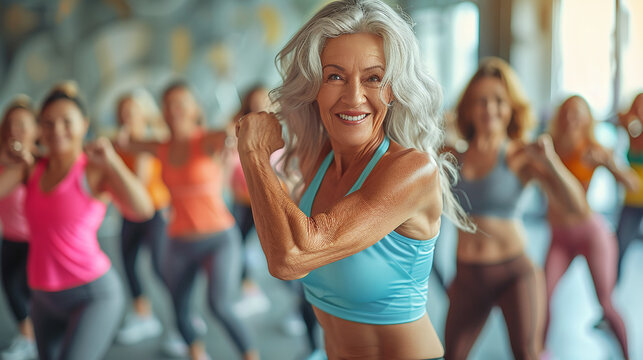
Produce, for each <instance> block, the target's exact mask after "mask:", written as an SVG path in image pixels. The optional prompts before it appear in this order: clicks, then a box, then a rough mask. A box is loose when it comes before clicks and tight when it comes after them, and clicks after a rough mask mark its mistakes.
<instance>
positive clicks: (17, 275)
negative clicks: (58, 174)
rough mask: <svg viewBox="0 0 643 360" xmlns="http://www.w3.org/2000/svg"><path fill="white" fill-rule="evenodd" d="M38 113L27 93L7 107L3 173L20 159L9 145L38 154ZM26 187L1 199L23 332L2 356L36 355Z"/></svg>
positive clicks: (8, 283) (11, 299) (4, 268)
mask: <svg viewBox="0 0 643 360" xmlns="http://www.w3.org/2000/svg"><path fill="white" fill-rule="evenodd" d="M36 130H37V128H36V115H35V113H34V111H33V108H32V106H31V101H30V99H29V98H28V97H27V96H24V95H21V96H17V97H16V98H15V99H14V100H13V101H12V102H11V103H10V104H9V106H8V107H7V109H6V111H5V113H4V116H3V117H2V124H0V173H2V172H3V171H4V168H5V167H6V166H11V164H13V163H15V162H16V159H15V158H13V157H12V156H11V152H10V151H9V148H10V147H11V146H12V145H16V144H14V142H17V144H21V145H20V146H24V147H25V148H27V149H29V151H30V152H32V153H34V152H35V150H36V146H35V142H36V136H37V131H36ZM25 191H26V190H25V186H24V185H19V186H18V187H17V188H16V189H15V190H13V191H12V192H11V193H10V194H9V195H7V196H6V197H5V198H3V199H0V222H1V223H2V250H1V251H0V253H2V258H1V259H0V265H1V270H0V271H1V272H2V287H3V289H4V292H5V295H6V296H7V302H8V304H9V308H10V310H11V313H12V314H13V316H14V318H15V319H16V322H17V323H18V330H19V334H18V335H17V336H16V337H15V338H14V339H13V341H12V342H11V345H10V346H9V348H7V349H6V350H4V351H3V352H2V355H1V356H0V357H2V358H7V359H14V358H20V359H22V358H35V357H36V344H35V342H34V334H33V327H32V325H31V319H29V312H28V304H29V301H30V298H31V292H30V291H29V286H28V285H27V254H28V252H29V229H28V225H27V219H26V218H25V211H24V202H25Z"/></svg>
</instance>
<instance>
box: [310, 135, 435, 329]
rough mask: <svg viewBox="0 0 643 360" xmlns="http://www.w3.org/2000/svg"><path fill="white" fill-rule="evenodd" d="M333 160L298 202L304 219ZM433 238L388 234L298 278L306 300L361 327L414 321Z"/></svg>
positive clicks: (422, 304)
mask: <svg viewBox="0 0 643 360" xmlns="http://www.w3.org/2000/svg"><path fill="white" fill-rule="evenodd" d="M388 146H389V140H388V138H385V139H384V141H383V142H382V144H381V145H380V146H379V147H378V149H377V150H376V152H375V154H374V155H373V158H372V159H371V160H370V162H369V163H368V164H367V165H366V168H365V169H364V171H363V172H362V174H361V175H360V177H359V178H358V179H357V182H356V183H355V185H353V187H352V188H351V190H350V191H349V192H348V194H350V193H352V192H354V191H356V190H358V189H359V188H360V187H361V186H362V184H363V183H364V180H365V179H366V177H367V176H368V175H369V174H370V172H371V170H373V168H374V167H375V165H376V164H377V162H378V161H379V160H380V159H381V158H382V156H383V155H384V154H385V153H386V150H388ZM332 160H333V152H332V151H331V152H330V153H329V154H328V156H326V158H325V159H324V162H323V163H322V165H321V166H320V167H319V170H318V171H317V174H316V175H315V178H314V179H313V181H312V182H311V183H310V186H309V187H308V189H306V192H305V193H304V195H303V196H302V198H301V201H300V203H299V208H300V209H301V210H302V211H303V212H304V213H305V214H306V215H308V216H310V213H311V209H312V205H313V201H314V199H315V196H316V194H317V191H318V190H319V186H320V185H321V182H322V179H323V178H324V175H325V174H326V171H327V170H328V167H329V166H330V163H331V162H332ZM348 194H347V195H348ZM436 239H437V235H436V236H435V237H434V238H432V239H430V240H415V239H410V238H407V237H405V236H402V235H400V234H398V233H396V232H395V231H392V232H390V233H389V234H388V235H386V236H385V237H384V238H383V239H382V240H380V241H378V242H377V243H375V244H373V245H372V246H370V247H369V248H366V249H364V250H362V251H360V252H358V253H356V254H353V255H351V256H349V257H347V258H344V259H341V260H339V261H335V262H333V263H330V264H327V265H324V266H322V267H320V268H317V269H315V270H313V271H311V272H310V273H309V274H308V275H307V276H306V277H304V278H303V279H301V281H302V282H303V284H304V293H305V295H306V300H308V301H309V302H310V303H311V304H313V305H314V306H316V307H318V308H319V309H321V310H322V311H324V312H326V313H329V314H331V315H333V316H336V317H339V318H342V319H346V320H350V321H355V322H360V323H367V324H401V323H406V322H411V321H414V320H417V319H419V318H421V317H422V316H423V315H424V313H425V312H426V302H427V295H428V283H429V274H430V272H431V266H432V265H433V249H434V248H435V241H436Z"/></svg>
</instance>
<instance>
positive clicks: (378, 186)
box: [237, 0, 472, 359]
mask: <svg viewBox="0 0 643 360" xmlns="http://www.w3.org/2000/svg"><path fill="white" fill-rule="evenodd" d="M277 64H278V66H279V69H280V71H281V74H282V78H283V84H282V86H281V87H279V88H278V89H276V90H275V91H274V92H273V93H272V95H273V97H274V100H275V101H276V103H277V105H278V106H279V108H278V112H277V113H276V114H272V113H265V112H262V113H252V114H249V115H246V116H244V117H243V118H241V119H240V120H239V121H238V122H237V135H238V137H239V153H240V156H241V163H242V166H243V169H244V173H245V175H246V179H247V181H248V186H249V190H250V198H251V203H252V208H253V211H254V212H255V224H256V228H257V232H258V234H259V239H260V241H261V245H262V247H263V250H264V252H265V254H266V258H267V261H268V267H269V270H270V272H271V273H272V274H273V275H274V276H276V277H278V278H281V279H298V278H301V279H302V282H303V284H304V288H305V293H306V298H307V300H308V301H309V302H310V303H311V304H312V305H313V307H314V309H315V314H316V315H317V318H318V319H319V321H320V324H321V325H322V327H323V329H324V334H325V345H326V351H327V354H328V357H329V358H331V359H336V358H354V357H359V358H364V359H366V358H367V359H399V358H404V359H427V358H439V357H441V356H442V354H443V349H442V345H441V344H440V341H439V339H438V336H437V335H436V333H435V330H434V329H433V326H432V325H431V321H430V320H429V317H428V315H427V312H426V304H427V290H428V279H429V273H430V271H431V266H432V262H433V250H434V247H435V241H436V239H437V236H438V233H439V229H440V219H441V215H442V214H445V215H447V216H448V217H449V218H451V219H452V220H453V221H454V222H455V223H456V225H458V226H459V227H461V228H463V229H468V230H472V225H471V223H470V222H469V221H468V220H467V218H466V216H464V213H463V211H462V209H461V207H460V206H459V205H458V204H457V202H456V201H454V198H453V195H452V194H451V190H450V183H449V181H450V180H453V179H454V171H453V169H454V166H453V164H452V163H451V162H450V161H449V159H448V158H447V157H446V156H445V155H438V150H439V148H440V147H441V146H442V145H443V144H442V142H443V140H442V139H443V129H442V122H443V118H442V115H441V114H440V111H439V109H440V105H441V91H440V87H439V85H438V84H437V83H436V82H435V81H434V80H433V79H432V78H431V77H430V76H429V75H428V74H426V72H425V70H424V69H423V68H422V64H421V62H420V56H419V50H418V46H417V42H416V39H415V36H414V34H413V31H412V29H411V26H410V25H409V23H408V22H407V21H406V20H405V19H404V18H403V17H402V16H400V15H399V14H397V13H396V12H395V11H394V10H393V9H391V8H390V7H389V6H387V5H386V4H384V3H383V2H381V1H375V0H370V1H367V0H362V1H358V0H351V1H337V2H333V3H331V4H329V5H327V6H326V7H324V8H323V9H322V10H320V11H319V12H318V13H317V14H316V15H314V16H313V18H312V19H311V20H309V21H308V22H307V23H306V24H305V25H304V26H303V28H302V29H301V30H300V31H299V32H298V33H297V34H295V36H294V37H293V38H292V39H291V40H290V42H289V43H288V44H287V45H286V46H285V48H284V49H283V50H282V51H281V52H280V53H279V55H278V56H277ZM280 120H282V121H283V123H284V124H285V127H286V130H287V143H286V144H285V145H286V152H285V156H284V161H285V165H286V171H287V172H288V171H291V172H292V171H298V172H300V173H301V175H302V176H303V188H304V189H305V191H304V193H303V195H302V196H301V198H300V201H299V206H297V204H296V203H295V202H293V201H292V200H291V199H290V198H289V196H288V195H287V194H286V192H285V191H284V190H283V189H282V187H281V185H280V182H279V180H278V178H277V176H276V174H275V173H274V171H273V170H272V168H271V166H270V162H269V158H270V154H271V153H272V152H274V151H275V150H277V149H279V148H281V147H282V146H284V141H283V139H282V129H281V125H280Z"/></svg>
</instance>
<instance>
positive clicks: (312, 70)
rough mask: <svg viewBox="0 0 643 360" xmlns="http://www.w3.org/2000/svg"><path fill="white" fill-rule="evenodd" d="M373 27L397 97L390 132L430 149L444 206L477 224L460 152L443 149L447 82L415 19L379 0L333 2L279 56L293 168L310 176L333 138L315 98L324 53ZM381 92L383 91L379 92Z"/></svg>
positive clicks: (280, 101)
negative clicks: (459, 184)
mask: <svg viewBox="0 0 643 360" xmlns="http://www.w3.org/2000/svg"><path fill="white" fill-rule="evenodd" d="M355 33H372V34H376V35H378V36H380V37H381V38H382V40H383V48H384V54H385V57H386V72H385V74H384V77H383V79H382V87H381V89H382V90H383V89H386V88H388V87H390V89H391V91H392V93H393V97H394V99H395V100H394V101H393V103H392V104H391V105H389V109H388V113H387V115H386V118H385V119H384V125H383V126H384V132H385V134H386V136H388V137H389V138H390V139H391V140H393V141H395V142H397V143H399V144H400V145H402V146H404V147H406V148H414V149H417V150H419V151H422V152H425V153H428V154H429V155H431V157H432V158H434V159H436V162H437V164H438V167H439V172H440V187H441V190H442V196H443V213H444V214H445V215H446V216H447V217H448V218H449V219H451V220H452V221H453V222H454V224H455V225H456V226H458V227H459V228H461V229H465V230H469V231H472V230H473V229H474V226H473V224H472V223H471V221H470V220H469V218H468V217H467V216H466V214H465V213H464V211H463V210H462V207H461V206H460V205H459V203H458V202H457V201H456V199H455V197H454V196H453V194H452V192H451V186H452V183H455V181H456V179H457V170H456V168H455V165H454V159H453V157H452V155H450V154H438V149H440V148H441V147H442V145H443V138H444V130H443V116H442V114H441V111H440V107H441V102H442V90H441V88H440V86H439V84H438V83H437V82H436V81H435V80H434V79H433V78H432V77H430V76H429V75H428V74H427V73H426V71H425V70H424V67H423V65H422V61H421V59H420V52H419V48H418V44H417V40H416V38H415V35H414V34H413V30H412V27H411V24H410V21H409V19H405V18H403V17H402V16H401V15H399V14H398V13H397V12H395V11H394V10H393V9H391V8H390V7H389V6H388V5H386V4H385V3H383V2H381V1H378V0H343V1H336V2H332V3H330V4H328V5H326V6H325V7H324V8H322V9H321V10H320V11H319V12H317V13H316V14H315V15H314V16H313V17H312V18H311V19H310V20H309V21H308V22H307V23H306V24H305V25H304V26H303V27H302V28H301V29H300V30H299V31H298V32H297V33H296V34H295V35H294V36H293V38H292V39H291V40H290V41H289V42H288V43H287V44H286V46H285V47H284V48H283V49H282V50H281V51H280V52H279V54H278V55H277V57H276V60H275V62H276V64H277V68H278V69H279V72H280V74H281V77H282V79H283V84H282V85H281V86H280V87H278V88H277V89H275V90H273V91H272V92H271V95H272V97H273V99H274V101H275V103H277V105H278V109H277V115H278V116H279V118H280V119H281V120H283V122H284V123H285V125H286V128H287V134H286V151H285V154H284V156H283V161H284V162H285V164H284V165H285V166H284V172H285V173H286V176H289V175H291V174H292V173H293V172H295V169H296V168H297V166H298V167H299V169H301V171H302V172H303V175H304V176H307V175H309V173H310V172H312V171H313V169H312V164H314V163H315V162H316V160H317V158H318V157H319V155H320V152H321V151H322V147H323V146H324V145H325V144H326V143H327V142H328V134H327V133H326V131H325V129H324V127H323V126H322V123H321V119H320V115H319V111H318V110H317V108H316V104H315V98H316V96H317V93H318V91H319V88H320V85H321V81H322V66H321V59H320V54H321V52H322V50H323V48H324V45H325V42H326V40H327V39H329V38H334V37H338V36H341V35H343V34H355ZM380 97H382V92H380Z"/></svg>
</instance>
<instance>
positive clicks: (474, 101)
mask: <svg viewBox="0 0 643 360" xmlns="http://www.w3.org/2000/svg"><path fill="white" fill-rule="evenodd" d="M470 97H471V98H470V99H471V106H470V110H469V111H470V116H471V120H472V122H473V126H474V128H475V133H476V134H490V133H496V132H504V133H506V132H507V127H508V126H509V123H510V122H511V116H512V113H513V110H512V108H511V100H510V98H509V93H508V92H507V88H506V87H505V85H504V84H503V82H502V81H501V80H500V79H498V78H495V77H490V76H489V77H482V78H480V79H479V80H477V81H475V82H474V83H473V84H472V85H471V90H470Z"/></svg>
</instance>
